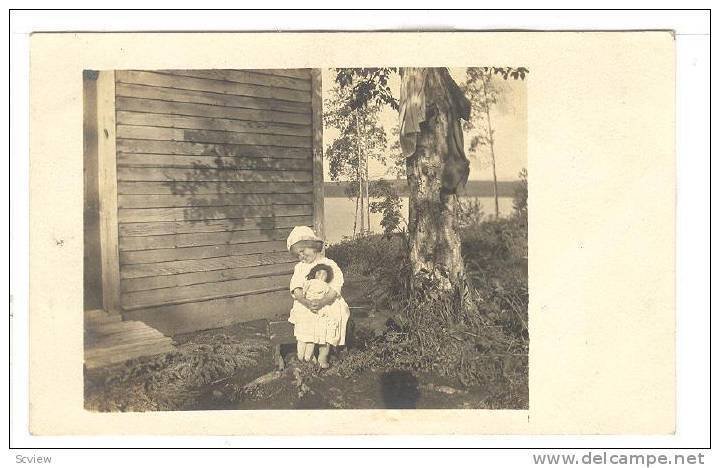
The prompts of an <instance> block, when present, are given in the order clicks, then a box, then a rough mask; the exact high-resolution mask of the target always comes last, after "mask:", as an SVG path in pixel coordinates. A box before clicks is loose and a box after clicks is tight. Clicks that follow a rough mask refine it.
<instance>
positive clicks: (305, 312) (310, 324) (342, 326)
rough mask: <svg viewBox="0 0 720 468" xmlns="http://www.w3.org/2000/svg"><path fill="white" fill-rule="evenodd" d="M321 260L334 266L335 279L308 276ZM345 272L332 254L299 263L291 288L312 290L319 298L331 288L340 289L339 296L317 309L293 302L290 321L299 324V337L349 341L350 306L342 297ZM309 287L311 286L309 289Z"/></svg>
mask: <svg viewBox="0 0 720 468" xmlns="http://www.w3.org/2000/svg"><path fill="white" fill-rule="evenodd" d="M318 264H323V265H328V266H329V267H330V268H332V271H333V279H332V281H330V282H329V283H324V282H323V281H320V280H307V275H308V273H310V270H311V269H312V268H313V267H314V266H315V265H318ZM343 283H344V279H343V274H342V271H341V270H340V268H339V267H338V266H337V264H336V263H335V262H334V261H332V260H330V259H329V258H324V257H319V258H317V259H316V260H315V261H314V262H312V263H304V262H300V263H298V264H297V265H295V270H294V272H293V276H292V278H291V279H290V291H293V290H295V289H296V288H302V289H303V292H306V291H307V292H309V293H310V296H313V297H308V296H306V297H308V298H309V299H316V298H318V297H321V296H320V294H322V295H324V292H325V291H326V290H325V288H327V289H333V290H334V291H335V292H337V293H338V298H337V299H336V300H335V301H334V302H333V303H332V304H330V305H327V306H325V307H323V308H322V309H320V310H319V311H317V313H315V312H313V311H312V310H310V309H308V308H307V307H305V306H304V305H302V304H301V303H300V302H298V301H294V302H293V307H292V309H291V310H290V318H289V321H290V322H291V323H293V324H294V325H295V338H297V339H298V340H299V341H304V342H307V343H310V342H312V343H318V344H331V345H333V346H338V345H344V344H345V331H346V328H347V321H348V319H349V318H350V308H349V307H348V305H347V302H345V299H343V298H342V295H341V294H342V286H343ZM306 288H307V289H306Z"/></svg>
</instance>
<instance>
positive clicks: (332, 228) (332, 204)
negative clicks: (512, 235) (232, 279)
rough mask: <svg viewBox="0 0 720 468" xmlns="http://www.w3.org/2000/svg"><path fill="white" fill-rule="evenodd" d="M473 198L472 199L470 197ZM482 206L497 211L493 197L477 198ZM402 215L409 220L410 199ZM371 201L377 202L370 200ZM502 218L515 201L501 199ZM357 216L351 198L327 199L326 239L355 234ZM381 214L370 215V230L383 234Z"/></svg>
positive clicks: (505, 198) (332, 242) (510, 211)
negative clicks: (354, 222) (355, 217)
mask: <svg viewBox="0 0 720 468" xmlns="http://www.w3.org/2000/svg"><path fill="white" fill-rule="evenodd" d="M470 198H472V197H470ZM476 199H477V200H478V202H479V203H480V204H481V206H482V210H483V212H484V213H485V215H488V214H492V213H494V211H495V199H494V198H493V197H476ZM401 200H402V215H403V217H404V218H405V219H406V220H407V218H408V199H407V198H402V199H401ZM370 201H377V200H375V199H372V198H371V199H370ZM498 204H499V208H500V216H508V215H510V214H512V212H513V199H512V198H511V197H501V198H499V199H498ZM354 216H355V200H350V199H349V198H346V197H343V198H334V197H333V198H329V197H328V198H325V239H326V241H327V242H329V243H331V244H334V243H336V242H340V241H341V240H342V238H343V237H346V236H347V237H350V236H352V234H353V218H354ZM381 219H382V215H381V214H380V213H377V214H376V213H370V230H371V231H373V232H382V227H381V226H380V220H381Z"/></svg>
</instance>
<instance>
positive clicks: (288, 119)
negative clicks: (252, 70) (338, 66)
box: [115, 96, 312, 125]
mask: <svg viewBox="0 0 720 468" xmlns="http://www.w3.org/2000/svg"><path fill="white" fill-rule="evenodd" d="M115 106H116V109H117V110H119V111H134V112H148V113H153V114H171V115H185V116H198V117H218V118H223V119H236V120H249V121H253V122H275V123H287V124H297V125H312V118H311V115H310V114H307V113H302V114H300V113H295V112H282V111H272V110H261V109H246V108H242V107H226V106H218V105H212V104H195V103H187V102H173V101H161V100H157V99H144V98H132V97H124V96H118V97H117V99H116V100H115Z"/></svg>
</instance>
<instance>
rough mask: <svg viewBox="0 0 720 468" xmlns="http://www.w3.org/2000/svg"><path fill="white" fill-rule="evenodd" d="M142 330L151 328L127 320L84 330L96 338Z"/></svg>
mask: <svg viewBox="0 0 720 468" xmlns="http://www.w3.org/2000/svg"><path fill="white" fill-rule="evenodd" d="M142 328H151V327H148V326H147V325H146V324H144V323H142V322H139V321H136V320H128V321H123V322H109V323H103V324H99V325H95V326H92V327H86V328H85V330H86V332H88V333H92V334H94V335H96V336H104V335H112V334H114V333H122V332H126V331H130V330H137V329H142Z"/></svg>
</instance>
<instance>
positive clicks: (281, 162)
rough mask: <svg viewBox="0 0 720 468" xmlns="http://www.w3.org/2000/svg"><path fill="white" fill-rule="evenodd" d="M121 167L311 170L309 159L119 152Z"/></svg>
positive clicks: (119, 164)
mask: <svg viewBox="0 0 720 468" xmlns="http://www.w3.org/2000/svg"><path fill="white" fill-rule="evenodd" d="M117 164H118V166H120V167H175V168H188V169H199V170H203V169H226V170H227V169H232V170H236V169H265V170H274V171H310V170H312V161H310V160H309V159H279V158H234V157H230V158H224V157H221V156H178V155H175V154H147V153H142V154H138V153H118V155H117Z"/></svg>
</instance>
